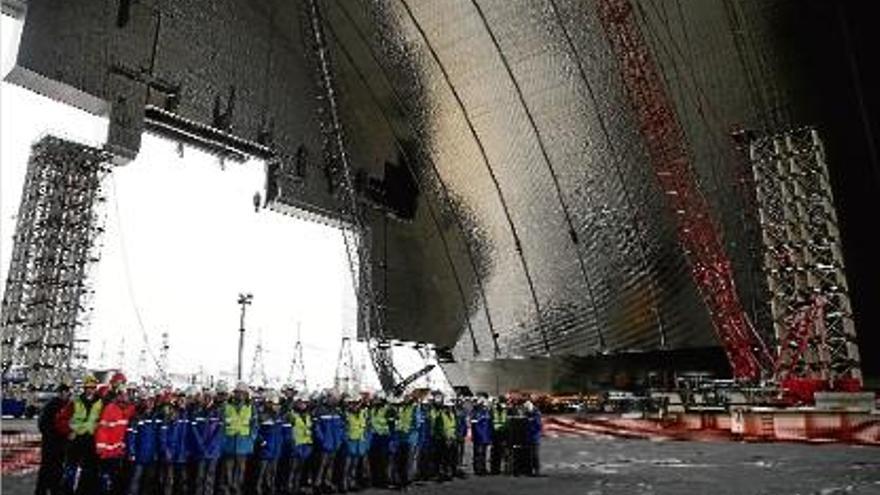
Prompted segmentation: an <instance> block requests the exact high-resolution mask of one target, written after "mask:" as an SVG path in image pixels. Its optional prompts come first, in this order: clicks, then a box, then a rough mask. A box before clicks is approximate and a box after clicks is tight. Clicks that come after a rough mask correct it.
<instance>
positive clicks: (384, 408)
mask: <svg viewBox="0 0 880 495" xmlns="http://www.w3.org/2000/svg"><path fill="white" fill-rule="evenodd" d="M391 415H392V414H391V409H390V406H389V405H388V403H387V401H386V400H385V395H384V394H383V393H382V392H379V393H377V394H376V396H375V397H374V399H373V407H372V411H371V414H370V427H371V430H372V431H373V438H372V442H371V444H372V445H371V449H370V457H371V459H370V460H371V463H370V464H371V466H370V473H371V474H372V475H373V484H374V485H375V486H377V487H382V488H384V487H387V486H388V484H389V483H390V482H391V475H390V469H391V463H390V459H391V456H392V453H391V451H390V447H391V428H390V425H389V423H388V420H389V418H390V417H391Z"/></svg>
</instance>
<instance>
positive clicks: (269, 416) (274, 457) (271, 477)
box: [256, 391, 284, 495]
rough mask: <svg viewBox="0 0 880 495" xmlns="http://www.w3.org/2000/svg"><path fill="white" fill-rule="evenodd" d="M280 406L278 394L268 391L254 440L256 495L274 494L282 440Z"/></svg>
mask: <svg viewBox="0 0 880 495" xmlns="http://www.w3.org/2000/svg"><path fill="white" fill-rule="evenodd" d="M280 405H281V403H280V398H279V397H278V394H276V393H274V392H273V391H270V393H268V394H267V397H266V400H265V401H264V402H263V407H262V410H261V411H260V414H259V418H260V424H259V427H258V430H257V439H256V450H257V478H256V495H271V494H273V493H275V472H276V468H277V466H278V459H279V458H280V457H281V444H282V442H283V440H284V439H283V437H282V429H281V424H282V420H281V418H280V416H279V412H280V411H279V407H280Z"/></svg>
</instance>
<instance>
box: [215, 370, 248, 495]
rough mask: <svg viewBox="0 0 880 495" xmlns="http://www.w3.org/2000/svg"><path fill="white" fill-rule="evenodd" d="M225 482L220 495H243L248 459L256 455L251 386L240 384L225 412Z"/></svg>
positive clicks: (223, 480)
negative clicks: (254, 453) (249, 387)
mask: <svg viewBox="0 0 880 495" xmlns="http://www.w3.org/2000/svg"><path fill="white" fill-rule="evenodd" d="M223 417H224V424H225V426H224V433H223V456H224V457H223V478H222V484H221V487H220V488H221V490H220V492H221V493H222V494H226V495H241V494H242V493H243V490H244V474H245V466H246V463H247V458H248V457H249V456H250V455H251V454H253V452H254V438H255V436H256V413H255V410H254V405H253V404H252V403H251V400H250V391H249V389H248V386H247V384H245V383H244V382H238V384H237V385H236V386H235V392H234V393H233V396H232V398H231V399H230V400H229V401H227V403H226V405H225V406H224V408H223Z"/></svg>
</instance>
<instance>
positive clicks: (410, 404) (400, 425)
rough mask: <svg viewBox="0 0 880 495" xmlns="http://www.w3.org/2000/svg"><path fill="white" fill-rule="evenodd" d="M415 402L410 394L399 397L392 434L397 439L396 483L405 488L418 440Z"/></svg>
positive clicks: (406, 487) (408, 481) (407, 484)
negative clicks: (399, 402)
mask: <svg viewBox="0 0 880 495" xmlns="http://www.w3.org/2000/svg"><path fill="white" fill-rule="evenodd" d="M416 408H417V406H416V404H415V398H414V397H412V396H408V397H405V398H403V399H401V404H400V407H399V408H398V410H397V423H396V427H395V429H394V435H395V437H396V439H397V454H396V462H395V466H396V471H397V484H398V486H399V487H400V489H402V490H407V489H408V488H409V484H410V477H411V476H412V462H413V455H414V450H415V445H416V443H417V442H418V441H419V429H418V425H417V424H416V419H417V418H416Z"/></svg>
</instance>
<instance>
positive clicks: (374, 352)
mask: <svg viewBox="0 0 880 495" xmlns="http://www.w3.org/2000/svg"><path fill="white" fill-rule="evenodd" d="M307 8H308V21H309V29H310V31H311V35H312V36H311V38H312V39H311V40H310V41H309V44H310V48H311V53H312V55H313V56H314V60H313V62H314V64H315V66H316V68H317V72H318V73H317V76H318V80H319V83H320V85H321V90H322V92H323V95H322V100H323V101H322V102H321V105H320V108H321V110H320V111H321V113H322V115H321V116H320V117H321V118H320V121H321V134H322V138H323V143H322V144H323V146H322V148H323V152H324V166H325V175H326V176H327V179H328V186H329V188H330V190H331V191H333V192H334V193H335V194H336V195H337V197H338V199H339V201H340V204H341V206H342V214H343V218H344V219H345V220H346V221H347V222H349V223H350V224H351V228H346V227H343V228H342V238H343V241H344V242H345V252H346V256H347V257H348V266H349V270H350V271H351V275H352V284H353V286H354V288H355V293H356V296H357V303H358V325H359V327H360V328H361V329H362V335H363V336H364V340H365V341H366V343H367V349H368V351H369V354H370V360H371V361H372V362H373V367H374V368H375V369H376V374H377V375H378V376H379V382H380V384H381V385H382V389H383V390H385V391H386V392H392V391H393V390H394V385H395V383H396V381H397V380H398V379H399V378H400V373H399V372H398V371H397V370H396V369H395V367H394V362H393V360H392V351H391V345H390V344H389V342H388V339H387V336H386V334H385V323H384V320H385V318H384V311H385V305H384V304H381V303H380V302H379V301H378V300H377V297H376V294H375V291H374V289H373V280H372V277H373V275H372V273H371V270H370V266H371V263H372V254H371V250H370V244H371V242H372V240H371V239H370V233H369V229H368V226H367V222H366V219H365V217H366V212H365V211H364V210H365V206H364V205H363V201H362V198H360V197H359V196H358V194H357V190H356V188H355V183H354V171H353V170H352V166H351V162H350V161H349V159H348V152H347V150H346V148H345V139H344V133H343V129H342V122H341V120H340V117H339V109H338V107H337V102H336V90H335V89H334V87H333V86H334V75H333V71H332V68H331V64H330V56H329V50H328V48H327V40H326V38H325V35H324V29H323V21H322V19H321V11H320V8H319V6H318V2H317V0H309V2H308V5H307ZM325 113H326V114H325ZM340 186H341V187H340Z"/></svg>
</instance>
